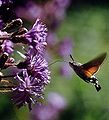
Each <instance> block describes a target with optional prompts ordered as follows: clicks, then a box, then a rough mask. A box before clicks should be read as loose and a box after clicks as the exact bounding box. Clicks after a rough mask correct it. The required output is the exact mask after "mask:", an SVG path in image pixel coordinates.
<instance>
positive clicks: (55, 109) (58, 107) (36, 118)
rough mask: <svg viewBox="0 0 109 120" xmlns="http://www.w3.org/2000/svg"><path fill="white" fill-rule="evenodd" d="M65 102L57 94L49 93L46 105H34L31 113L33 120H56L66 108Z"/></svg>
mask: <svg viewBox="0 0 109 120" xmlns="http://www.w3.org/2000/svg"><path fill="white" fill-rule="evenodd" d="M66 105H67V103H66V100H65V99H64V97H62V96H61V95H59V94H57V93H50V94H49V96H48V103H47V104H46V105H36V106H35V107H34V109H33V111H32V118H33V120H57V119H58V117H59V113H60V112H62V111H63V110H64V109H65V108H66Z"/></svg>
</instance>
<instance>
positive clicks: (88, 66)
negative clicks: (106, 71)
mask: <svg viewBox="0 0 109 120" xmlns="http://www.w3.org/2000/svg"><path fill="white" fill-rule="evenodd" d="M106 55H107V53H103V54H101V55H100V56H98V57H96V58H95V59H93V60H91V61H89V62H87V63H85V64H83V65H82V67H83V69H84V72H85V73H86V74H87V76H92V75H93V74H94V73H96V72H97V71H98V69H99V67H100V65H101V64H102V62H103V61H104V59H105V58H106Z"/></svg>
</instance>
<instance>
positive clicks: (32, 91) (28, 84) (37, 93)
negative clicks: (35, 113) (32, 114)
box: [12, 69, 45, 110]
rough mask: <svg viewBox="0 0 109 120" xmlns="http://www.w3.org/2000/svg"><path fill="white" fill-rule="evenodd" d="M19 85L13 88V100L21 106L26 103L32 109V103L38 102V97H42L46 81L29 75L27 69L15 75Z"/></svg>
mask: <svg viewBox="0 0 109 120" xmlns="http://www.w3.org/2000/svg"><path fill="white" fill-rule="evenodd" d="M15 78H16V79H17V81H18V83H19V85H18V86H17V87H16V88H14V89H13V96H12V100H13V102H14V104H16V106H17V107H18V108H19V107H21V106H23V105H25V104H26V103H27V104H28V107H29V109H30V110H31V109H32V108H31V105H32V103H35V102H37V99H38V98H42V94H43V90H44V87H45V83H44V82H43V81H41V80H39V79H37V78H36V77H33V76H31V75H28V72H27V70H26V69H23V71H22V73H21V74H18V75H17V76H16V77H15Z"/></svg>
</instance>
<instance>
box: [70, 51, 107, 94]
mask: <svg viewBox="0 0 109 120" xmlns="http://www.w3.org/2000/svg"><path fill="white" fill-rule="evenodd" d="M106 55H107V53H106V52H105V53H102V54H101V55H99V56H98V57H96V58H95V59H92V60H91V61H89V62H87V63H85V64H81V63H78V62H76V61H75V60H74V59H73V57H72V56H71V55H70V58H71V59H72V62H69V65H70V67H71V68H73V70H74V71H75V73H76V74H77V75H78V76H79V77H80V78H82V79H83V80H84V81H85V82H87V83H91V84H93V85H94V86H95V88H96V90H97V92H98V91H99V90H100V89H101V86H100V85H99V83H98V80H97V78H96V77H95V74H96V73H97V71H98V70H99V68H100V65H101V64H102V63H103V61H104V59H105V58H106Z"/></svg>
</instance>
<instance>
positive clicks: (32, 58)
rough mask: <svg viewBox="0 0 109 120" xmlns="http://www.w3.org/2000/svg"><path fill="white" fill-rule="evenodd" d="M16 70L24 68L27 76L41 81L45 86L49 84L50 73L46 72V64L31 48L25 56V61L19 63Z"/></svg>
mask: <svg viewBox="0 0 109 120" xmlns="http://www.w3.org/2000/svg"><path fill="white" fill-rule="evenodd" d="M18 68H23V69H24V68H25V69H27V70H28V72H29V74H31V75H33V76H34V77H36V78H37V79H40V80H42V81H43V82H44V83H45V84H48V83H49V79H50V71H49V70H48V63H47V61H46V60H45V59H44V57H43V56H42V55H40V54H39V53H36V51H35V50H34V48H31V49H30V50H29V51H28V53H27V54H26V60H25V61H24V62H21V63H19V65H18Z"/></svg>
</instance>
